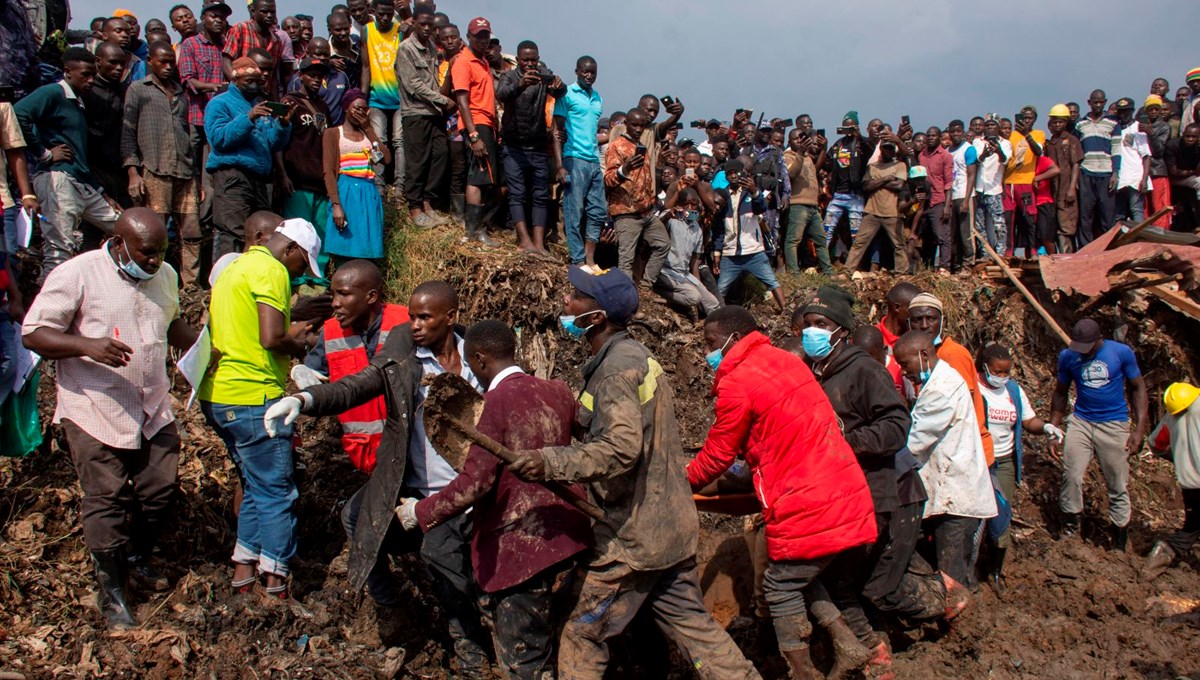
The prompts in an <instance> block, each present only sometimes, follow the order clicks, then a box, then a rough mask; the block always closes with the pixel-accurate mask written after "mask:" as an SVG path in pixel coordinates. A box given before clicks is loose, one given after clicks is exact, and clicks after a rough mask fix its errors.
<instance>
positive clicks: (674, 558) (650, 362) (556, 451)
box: [542, 332, 700, 571]
mask: <svg viewBox="0 0 1200 680" xmlns="http://www.w3.org/2000/svg"><path fill="white" fill-rule="evenodd" d="M583 380H584V388H583V393H582V394H580V396H579V408H578V410H577V411H576V421H577V423H578V424H579V426H580V427H581V428H582V429H583V430H585V431H586V434H585V435H584V437H583V442H582V443H579V444H574V445H572V446H559V447H554V448H549V449H542V454H543V455H544V456H545V461H546V477H547V478H548V479H557V480H561V481H564V482H587V483H588V489H589V491H590V492H591V496H592V499H593V500H594V501H595V502H596V504H597V505H599V506H600V508H601V509H602V510H603V511H604V519H603V520H602V521H599V522H596V524H595V526H594V527H593V531H594V532H595V535H596V547H595V551H594V554H593V555H592V559H591V565H592V566H594V567H599V566H604V565H607V564H611V563H613V562H621V563H623V564H626V565H629V566H630V567H631V568H633V569H635V570H638V571H653V570H658V569H666V568H668V567H671V566H674V565H676V564H679V563H680V562H682V561H683V560H685V559H687V558H689V557H692V556H694V555H695V554H696V541H697V538H698V536H699V532H700V522H699V517H698V515H697V514H696V506H695V503H694V502H693V501H692V490H691V488H690V487H689V486H688V482H687V479H686V478H685V477H684V474H683V468H684V465H686V464H687V457H686V456H685V455H684V453H683V444H682V442H681V441H680V439H679V426H678V424H677V423H676V422H675V404H674V399H675V397H674V393H673V392H672V390H671V386H670V384H669V383H668V382H667V379H666V376H665V375H664V374H663V370H662V366H660V365H659V363H658V361H656V360H655V359H654V357H653V356H651V354H650V351H649V350H648V349H646V347H645V346H644V345H642V343H640V342H637V341H636V340H634V339H632V338H630V337H629V335H628V334H626V333H625V332H619V333H617V334H616V335H614V336H613V337H612V338H610V339H609V340H608V342H606V343H605V344H604V347H602V348H601V349H600V352H599V353H598V354H596V356H595V357H593V358H592V360H591V361H589V362H588V363H587V364H585V365H584V366H583Z"/></svg>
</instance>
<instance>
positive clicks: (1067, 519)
mask: <svg viewBox="0 0 1200 680" xmlns="http://www.w3.org/2000/svg"><path fill="white" fill-rule="evenodd" d="M1078 535H1079V513H1077V512H1065V513H1063V518H1062V533H1061V534H1060V535H1059V537H1060V538H1070V537H1072V536H1078Z"/></svg>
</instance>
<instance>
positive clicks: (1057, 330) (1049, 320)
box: [971, 229, 1071, 345]
mask: <svg viewBox="0 0 1200 680" xmlns="http://www.w3.org/2000/svg"><path fill="white" fill-rule="evenodd" d="M971 233H972V234H974V236H975V238H976V240H978V241H979V245H981V246H983V249H984V251H986V252H987V254H988V256H989V257H991V258H992V260H993V261H994V262H995V263H996V264H998V265H1000V271H1002V272H1004V275H1005V276H1007V277H1008V280H1009V281H1012V284H1013V285H1014V286H1016V287H1017V290H1019V291H1021V295H1024V296H1025V299H1026V300H1028V301H1029V304H1031V305H1033V308H1034V309H1035V310H1036V311H1037V313H1038V316H1040V317H1042V320H1043V321H1045V322H1046V325H1048V326H1050V330H1052V331H1054V334H1055V335H1057V336H1058V338H1059V339H1060V340H1062V341H1063V344H1064V345H1069V344H1071V336H1069V335H1067V332H1066V331H1064V330H1063V329H1062V326H1059V325H1058V322H1057V321H1055V320H1054V317H1052V316H1050V312H1047V311H1046V308H1045V307H1043V306H1042V305H1041V303H1040V302H1038V301H1037V298H1035V297H1034V296H1033V293H1031V292H1029V289H1028V288H1026V287H1025V284H1023V283H1021V280H1020V279H1018V278H1017V275H1016V274H1014V273H1013V271H1012V270H1011V269H1009V268H1008V263H1007V262H1005V261H1004V258H1002V257H1000V255H999V254H997V253H996V251H995V250H994V249H993V248H992V246H991V245H990V244H988V242H987V239H986V238H984V237H983V235H982V234H980V233H979V232H977V231H975V230H974V229H972V230H971Z"/></svg>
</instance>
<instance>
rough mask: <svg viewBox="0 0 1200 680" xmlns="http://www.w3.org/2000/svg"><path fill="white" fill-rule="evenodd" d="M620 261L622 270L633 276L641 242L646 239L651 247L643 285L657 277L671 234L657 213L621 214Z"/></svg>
mask: <svg viewBox="0 0 1200 680" xmlns="http://www.w3.org/2000/svg"><path fill="white" fill-rule="evenodd" d="M615 227H616V230H617V263H618V265H617V266H618V267H619V268H620V269H621V271H623V272H625V274H626V275H628V276H629V278H631V279H632V278H633V261H634V260H636V259H637V250H638V243H640V242H641V241H642V240H643V239H645V241H646V245H647V246H648V247H649V248H650V257H649V258H648V259H647V260H646V269H645V271H644V272H643V273H642V285H644V286H649V285H651V284H652V283H654V282H655V281H657V280H658V275H659V274H660V273H661V272H662V268H663V263H664V262H666V261H667V253H668V252H670V250H671V236H670V234H668V233H667V227H666V226H665V225H664V224H663V223H662V220H660V219H658V216H657V215H655V214H654V213H650V214H648V215H645V216H638V215H622V216H621V217H618V218H616V225H615Z"/></svg>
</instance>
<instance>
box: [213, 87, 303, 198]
mask: <svg viewBox="0 0 1200 680" xmlns="http://www.w3.org/2000/svg"><path fill="white" fill-rule="evenodd" d="M258 101H260V100H259V99H255V100H254V101H250V100H248V99H246V97H245V96H243V95H242V91H241V90H239V89H238V88H237V87H236V86H234V87H230V88H229V89H228V90H226V91H225V92H222V93H221V94H219V95H217V96H215V97H213V98H212V101H210V102H209V103H208V106H207V107H206V108H205V109H204V132H205V134H207V135H208V144H209V146H210V147H211V149H212V150H211V152H210V153H209V154H208V163H207V165H205V168H206V169H207V170H208V171H209V172H212V171H214V170H221V169H223V168H240V169H242V170H247V171H249V172H251V173H254V174H256V175H260V176H266V175H269V174H270V173H271V165H272V160H273V159H272V158H271V153H272V152H275V151H282V150H283V147H285V146H287V143H288V139H289V138H290V137H291V135H292V126H291V125H288V126H287V127H284V126H283V125H281V124H280V123H279V121H278V120H277V119H276V118H274V117H273V116H263V117H262V118H259V119H258V120H250V109H251V108H253V107H254V104H255V102H258Z"/></svg>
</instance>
